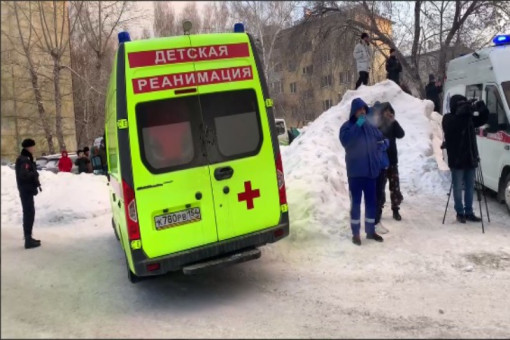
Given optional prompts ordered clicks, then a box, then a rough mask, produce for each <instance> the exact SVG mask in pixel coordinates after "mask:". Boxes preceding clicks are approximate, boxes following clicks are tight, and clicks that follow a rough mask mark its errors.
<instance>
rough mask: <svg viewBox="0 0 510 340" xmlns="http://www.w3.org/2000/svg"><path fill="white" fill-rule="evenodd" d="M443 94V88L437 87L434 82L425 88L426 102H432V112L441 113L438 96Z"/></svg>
mask: <svg viewBox="0 0 510 340" xmlns="http://www.w3.org/2000/svg"><path fill="white" fill-rule="evenodd" d="M441 92H443V86H437V85H436V82H435V81H430V82H429V83H428V84H427V86H425V95H426V96H427V99H428V100H431V101H432V102H434V111H435V112H439V113H441V106H440V103H441V100H440V98H439V95H440V94H441Z"/></svg>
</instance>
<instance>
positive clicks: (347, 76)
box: [340, 72, 352, 84]
mask: <svg viewBox="0 0 510 340" xmlns="http://www.w3.org/2000/svg"><path fill="white" fill-rule="evenodd" d="M350 83H352V74H351V73H350V72H340V84H350Z"/></svg>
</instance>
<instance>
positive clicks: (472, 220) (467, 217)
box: [464, 214, 482, 222]
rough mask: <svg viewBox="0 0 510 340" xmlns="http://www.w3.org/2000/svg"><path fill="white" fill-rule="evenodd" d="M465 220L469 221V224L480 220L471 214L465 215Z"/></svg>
mask: <svg viewBox="0 0 510 340" xmlns="http://www.w3.org/2000/svg"><path fill="white" fill-rule="evenodd" d="M464 218H465V219H466V221H470V222H481V221H482V219H481V218H480V217H478V216H476V215H475V214H471V215H466V216H465V217H464Z"/></svg>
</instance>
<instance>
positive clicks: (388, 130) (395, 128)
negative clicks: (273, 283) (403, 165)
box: [379, 103, 405, 165]
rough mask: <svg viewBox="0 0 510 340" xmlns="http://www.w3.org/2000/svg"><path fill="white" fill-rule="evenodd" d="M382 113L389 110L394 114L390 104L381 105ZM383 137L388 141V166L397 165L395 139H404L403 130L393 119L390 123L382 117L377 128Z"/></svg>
mask: <svg viewBox="0 0 510 340" xmlns="http://www.w3.org/2000/svg"><path fill="white" fill-rule="evenodd" d="M382 105H383V107H382V112H384V111H385V110H390V112H391V113H392V114H395V110H394V109H393V106H391V104H390V103H383V104H382ZM379 129H380V130H381V132H382V133H383V135H384V137H386V138H388V139H389V141H390V146H389V148H388V157H389V159H390V165H397V164H398V150H397V141H396V139H397V138H398V139H400V138H404V136H405V132H404V129H402V127H401V126H400V124H399V123H398V121H397V120H396V119H395V120H393V121H392V122H388V121H387V119H385V118H384V117H383V118H382V122H381V126H380V127H379Z"/></svg>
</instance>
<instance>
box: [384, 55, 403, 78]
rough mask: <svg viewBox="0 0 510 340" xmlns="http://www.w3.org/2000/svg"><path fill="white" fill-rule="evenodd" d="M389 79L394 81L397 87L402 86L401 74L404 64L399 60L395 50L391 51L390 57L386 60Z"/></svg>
mask: <svg viewBox="0 0 510 340" xmlns="http://www.w3.org/2000/svg"><path fill="white" fill-rule="evenodd" d="M386 72H388V74H387V78H388V79H389V80H393V81H394V82H395V83H396V84H397V85H400V72H402V64H400V61H399V60H398V59H397V56H396V53H395V49H394V48H392V49H390V57H389V58H388V60H386Z"/></svg>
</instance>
